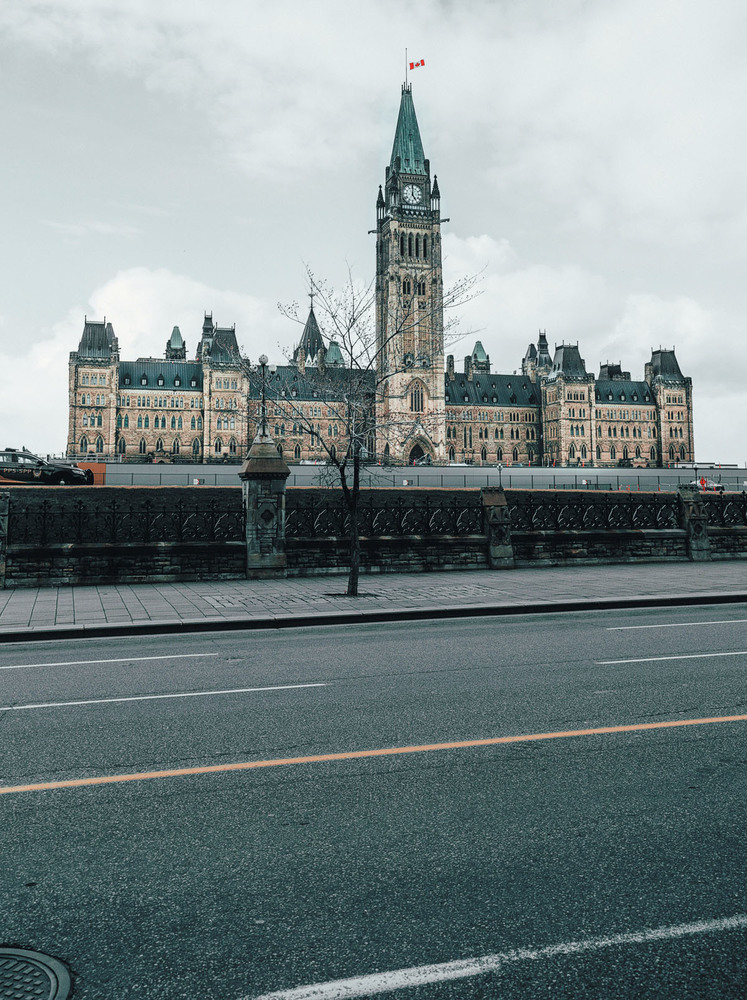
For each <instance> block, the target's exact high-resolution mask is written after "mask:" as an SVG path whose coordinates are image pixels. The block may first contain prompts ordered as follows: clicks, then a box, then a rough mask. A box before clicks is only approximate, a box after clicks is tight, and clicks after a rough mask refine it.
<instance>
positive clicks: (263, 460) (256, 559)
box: [239, 431, 290, 580]
mask: <svg viewBox="0 0 747 1000" xmlns="http://www.w3.org/2000/svg"><path fill="white" fill-rule="evenodd" d="M289 475H290V469H289V468H288V466H287V465H286V464H285V461H284V460H283V458H282V457H281V455H280V454H279V453H278V450H277V448H276V446H275V442H274V441H273V440H272V438H271V437H270V435H269V434H267V433H265V434H262V432H261V431H260V433H259V434H258V435H257V436H256V438H255V439H254V444H253V445H252V446H251V448H250V449H249V454H248V455H247V457H246V461H245V462H244V464H243V465H242V466H241V471H240V472H239V477H240V478H241V480H242V483H241V488H242V494H243V498H244V514H245V518H246V576H247V579H249V580H251V579H262V578H267V577H274V576H275V577H277V576H285V572H286V556H285V483H286V480H287V479H288V476H289Z"/></svg>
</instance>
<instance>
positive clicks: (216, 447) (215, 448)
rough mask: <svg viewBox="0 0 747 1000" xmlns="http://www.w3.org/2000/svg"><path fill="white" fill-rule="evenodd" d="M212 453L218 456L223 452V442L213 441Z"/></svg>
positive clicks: (218, 439) (217, 439)
mask: <svg viewBox="0 0 747 1000" xmlns="http://www.w3.org/2000/svg"><path fill="white" fill-rule="evenodd" d="M213 451H214V452H215V454H216V455H220V453H221V452H222V451H223V442H222V441H221V439H220V438H216V439H215V444H214V445H213Z"/></svg>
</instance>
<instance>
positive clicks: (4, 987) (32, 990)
mask: <svg viewBox="0 0 747 1000" xmlns="http://www.w3.org/2000/svg"><path fill="white" fill-rule="evenodd" d="M71 988H72V983H71V982H70V973H69V972H68V971H67V969H66V968H65V966H64V965H63V964H62V962H58V961H57V959H56V958H50V956H49V955H40V954H39V952H38V951H24V950H23V949H22V948H0V1000H32V998H33V1000H67V997H69V996H70V990H71Z"/></svg>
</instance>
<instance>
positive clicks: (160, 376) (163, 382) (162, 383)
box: [156, 375, 166, 385]
mask: <svg viewBox="0 0 747 1000" xmlns="http://www.w3.org/2000/svg"><path fill="white" fill-rule="evenodd" d="M156 381H157V383H158V385H165V384H166V383H165V381H164V377H163V375H159V376H158V378H157V379H156Z"/></svg>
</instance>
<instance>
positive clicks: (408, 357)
mask: <svg viewBox="0 0 747 1000" xmlns="http://www.w3.org/2000/svg"><path fill="white" fill-rule="evenodd" d="M440 212H441V206H440V193H439V189H438V181H437V180H436V177H435V176H434V177H433V181H432V182H431V173H430V163H429V161H428V160H427V159H426V158H425V155H424V153H423V144H422V141H421V139H420V130H419V128H418V121H417V118H416V116H415V107H414V105H413V102H412V88H411V87H410V86H409V85H408V84H404V85H403V87H402V96H401V100H400V107H399V117H398V119H397V128H396V131H395V134H394V145H393V147H392V156H391V160H390V162H389V166H388V167H387V168H386V178H385V182H384V188H383V191H382V188H381V187H380V188H379V197H378V199H377V202H376V219H377V225H376V346H377V364H376V368H377V382H378V392H377V396H378V399H377V424H378V429H377V451H378V453H379V454H380V455H381V456H382V457H384V458H389V459H391V460H392V461H404V462H406V463H408V464H409V463H411V462H413V461H415V460H417V459H418V458H421V457H423V456H425V455H428V456H430V458H431V459H432V460H433V461H442V460H443V459H444V457H445V448H444V434H445V430H444V428H445V416H444V342H443V341H444V333H443V274H442V270H441V226H440Z"/></svg>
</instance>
